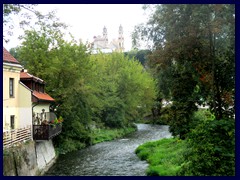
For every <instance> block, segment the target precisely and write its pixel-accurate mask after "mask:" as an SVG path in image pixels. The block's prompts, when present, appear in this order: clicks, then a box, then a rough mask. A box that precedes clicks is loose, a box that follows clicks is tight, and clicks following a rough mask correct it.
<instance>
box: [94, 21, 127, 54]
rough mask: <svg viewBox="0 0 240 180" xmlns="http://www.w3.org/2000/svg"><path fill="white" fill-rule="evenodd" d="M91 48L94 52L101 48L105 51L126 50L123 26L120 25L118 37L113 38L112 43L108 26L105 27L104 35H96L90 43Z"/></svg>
mask: <svg viewBox="0 0 240 180" xmlns="http://www.w3.org/2000/svg"><path fill="white" fill-rule="evenodd" d="M90 48H91V49H92V52H93V53H97V52H98V51H99V50H100V51H101V52H104V53H111V52H114V51H115V52H124V37H123V27H122V25H120V26H119V30H118V38H117V39H113V40H112V41H111V42H110V43H109V41H108V33H107V28H106V27H105V26H104V28H103V36H100V35H99V36H94V37H93V42H92V43H91V44H90Z"/></svg>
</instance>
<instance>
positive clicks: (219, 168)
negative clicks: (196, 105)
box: [178, 119, 235, 176]
mask: <svg viewBox="0 0 240 180" xmlns="http://www.w3.org/2000/svg"><path fill="white" fill-rule="evenodd" d="M234 127H235V123H234V120H233V119H222V120H211V121H209V120H208V121H205V122H203V123H200V124H199V125H198V126H197V127H196V128H195V129H194V130H192V132H191V133H189V135H188V151H186V152H185V155H184V159H185V164H184V165H183V166H182V168H181V170H180V172H179V174H178V175H194V176H233V175H234V174H235V130H234Z"/></svg>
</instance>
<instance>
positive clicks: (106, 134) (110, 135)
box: [92, 127, 136, 144]
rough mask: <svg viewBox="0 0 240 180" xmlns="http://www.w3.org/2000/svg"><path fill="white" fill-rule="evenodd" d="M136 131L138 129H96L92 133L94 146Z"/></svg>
mask: <svg viewBox="0 0 240 180" xmlns="http://www.w3.org/2000/svg"><path fill="white" fill-rule="evenodd" d="M134 131H136V128H134V127H128V128H120V129H95V130H94V131H93V133H92V144H97V143H100V142H104V141H111V140H113V139H117V138H120V137H123V136H125V135H127V134H129V133H131V132H134Z"/></svg>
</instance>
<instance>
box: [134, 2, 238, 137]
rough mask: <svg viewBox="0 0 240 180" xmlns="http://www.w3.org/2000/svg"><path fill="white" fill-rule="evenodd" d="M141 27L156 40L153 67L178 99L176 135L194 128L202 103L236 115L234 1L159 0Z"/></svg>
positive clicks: (165, 92)
mask: <svg viewBox="0 0 240 180" xmlns="http://www.w3.org/2000/svg"><path fill="white" fill-rule="evenodd" d="M145 8H148V7H145ZM151 8H152V6H151ZM136 32H138V33H139V36H140V37H142V38H145V40H151V41H152V44H153V50H154V52H153V54H152V55H151V56H150V61H149V66H150V67H152V69H153V70H154V72H155V75H156V77H158V80H159V91H160V93H161V94H162V97H163V98H165V99H171V100H172V101H173V106H172V108H173V111H174V112H176V114H175V115H174V117H173V118H174V119H176V120H175V121H174V123H173V124H172V128H173V129H172V131H173V132H174V134H179V133H180V135H181V132H182V134H185V133H186V132H188V131H189V129H188V127H187V126H186V125H187V124H188V123H187V122H190V117H191V114H192V112H193V111H194V110H196V107H195V105H196V103H197V104H203V103H207V104H209V105H210V107H211V110H212V112H213V113H214V114H215V116H216V118H217V119H221V118H225V117H226V118H229V117H233V116H234V97H235V96H234V93H235V88H234V87H235V85H234V81H235V63H234V62H235V59H234V55H235V44H234V42H235V41H234V39H235V6H234V5H226V4H209V5H207V4H204V5H183V4H182V5H179V4H178V5H174V4H171V5H155V6H154V8H153V10H152V13H151V15H150V17H149V21H148V22H147V23H146V24H145V25H139V26H137V27H136V28H135V33H136ZM133 37H134V36H133ZM184 112H185V113H184ZM179 126H180V127H181V126H184V127H182V128H179ZM177 129H178V130H177Z"/></svg>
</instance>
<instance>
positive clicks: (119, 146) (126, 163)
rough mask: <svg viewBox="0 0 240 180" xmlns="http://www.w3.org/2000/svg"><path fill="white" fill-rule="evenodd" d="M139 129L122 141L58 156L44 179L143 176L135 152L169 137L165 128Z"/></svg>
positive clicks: (143, 166) (143, 165)
mask: <svg viewBox="0 0 240 180" xmlns="http://www.w3.org/2000/svg"><path fill="white" fill-rule="evenodd" d="M137 128H138V130H137V131H136V132H133V133H131V134H129V135H127V136H125V137H123V138H121V139H117V140H113V141H108V142H103V143H99V144H96V145H93V146H90V147H88V148H85V149H82V150H79V151H76V152H70V153H67V154H64V155H60V156H59V158H58V159H57V161H56V163H55V164H54V165H53V166H52V167H51V168H50V169H49V170H48V172H46V173H45V175H46V176H145V175H146V174H145V170H146V168H147V166H148V164H147V163H146V162H145V161H141V160H140V159H139V158H138V157H137V156H136V154H135V153H134V151H135V149H136V148H137V147H138V146H139V145H141V144H143V143H145V142H148V141H153V140H158V139H162V138H170V137H171V133H170V132H169V130H168V129H169V127H168V126H160V125H149V124H137Z"/></svg>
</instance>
